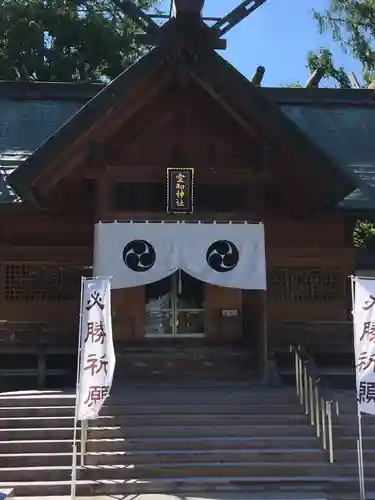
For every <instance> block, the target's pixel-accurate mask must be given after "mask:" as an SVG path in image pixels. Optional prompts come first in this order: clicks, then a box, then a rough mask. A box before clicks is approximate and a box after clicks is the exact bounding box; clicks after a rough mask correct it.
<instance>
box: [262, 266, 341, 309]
mask: <svg viewBox="0 0 375 500" xmlns="http://www.w3.org/2000/svg"><path fill="white" fill-rule="evenodd" d="M343 280H344V277H343V275H342V272H341V271H340V269H339V268H335V267H329V268H315V267H276V268H274V269H271V270H269V273H268V298H269V300H271V301H278V302H309V301H321V302H332V301H335V300H341V299H343V298H344V295H345V283H344V281H343Z"/></svg>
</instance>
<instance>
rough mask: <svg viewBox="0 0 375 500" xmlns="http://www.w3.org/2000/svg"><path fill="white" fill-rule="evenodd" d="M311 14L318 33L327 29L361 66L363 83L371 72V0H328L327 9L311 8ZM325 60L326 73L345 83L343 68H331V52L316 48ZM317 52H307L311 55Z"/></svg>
mask: <svg viewBox="0 0 375 500" xmlns="http://www.w3.org/2000/svg"><path fill="white" fill-rule="evenodd" d="M314 17H315V19H316V21H317V23H318V28H319V31H320V32H321V33H323V32H327V31H330V32H331V33H332V36H333V39H334V40H335V41H336V42H338V43H339V44H340V45H341V47H342V48H343V50H344V51H345V52H347V53H349V54H351V55H352V56H353V57H354V58H355V59H356V60H358V61H359V62H360V63H361V66H362V78H363V85H364V86H367V85H368V84H369V83H370V82H371V81H372V80H373V79H374V76H375V48H374V43H373V40H374V39H375V0H330V5H329V7H328V9H326V10H325V11H324V12H317V11H314ZM322 55H323V56H324V57H323V62H324V59H325V58H326V56H327V59H326V64H327V69H328V73H327V74H328V76H331V77H332V78H333V79H334V80H335V81H336V82H337V83H338V85H339V86H341V87H345V86H346V85H347V83H348V79H347V76H345V71H344V70H343V68H335V66H334V64H333V59H332V53H331V52H330V51H329V50H327V49H322V50H321V51H320V56H322ZM316 58H319V54H318V55H317V54H313V53H310V54H309V59H310V62H311V63H312V64H314V59H316Z"/></svg>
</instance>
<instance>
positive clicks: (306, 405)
mask: <svg viewBox="0 0 375 500" xmlns="http://www.w3.org/2000/svg"><path fill="white" fill-rule="evenodd" d="M303 385H304V393H305V414H306V415H308V414H309V389H308V387H309V381H308V374H307V368H306V364H305V363H303Z"/></svg>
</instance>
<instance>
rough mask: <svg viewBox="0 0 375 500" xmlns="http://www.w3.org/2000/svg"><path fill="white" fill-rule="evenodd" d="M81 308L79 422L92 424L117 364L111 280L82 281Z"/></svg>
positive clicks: (107, 392) (108, 388)
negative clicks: (85, 421)
mask: <svg viewBox="0 0 375 500" xmlns="http://www.w3.org/2000/svg"><path fill="white" fill-rule="evenodd" d="M81 304H82V305H81V307H82V310H81V322H80V325H81V326H80V332H79V335H80V346H81V356H80V361H81V362H80V367H78V369H79V379H78V386H77V395H76V397H77V402H76V405H77V409H76V418H77V420H92V419H95V418H97V417H98V415H99V411H100V408H101V407H102V406H103V403H104V401H105V400H106V398H107V396H108V395H109V392H110V390H111V386H112V380H113V373H114V370H115V363H116V359H115V351H114V348H113V337H112V318H111V286H110V280H109V279H100V278H98V279H85V280H83V284H82V298H81Z"/></svg>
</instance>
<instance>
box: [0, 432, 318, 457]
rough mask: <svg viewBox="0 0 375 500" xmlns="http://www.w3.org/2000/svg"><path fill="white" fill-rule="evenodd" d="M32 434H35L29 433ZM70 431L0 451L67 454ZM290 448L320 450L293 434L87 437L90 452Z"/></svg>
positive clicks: (2, 445)
mask: <svg viewBox="0 0 375 500" xmlns="http://www.w3.org/2000/svg"><path fill="white" fill-rule="evenodd" d="M32 437H34V436H32ZM72 437H73V432H72V433H71V435H70V436H69V438H70V439H65V440H59V439H57V440H55V439H50V440H47V439H41V440H28V441H22V440H21V441H0V453H2V454H6V453H35V452H39V453H53V452H62V453H67V452H70V451H71V449H72V443H73V441H72ZM268 447H270V448H273V449H276V448H281V449H285V448H293V449H299V450H301V449H304V448H311V449H312V448H314V447H316V449H317V450H319V446H318V441H317V439H316V438H315V437H314V436H309V437H302V436H296V437H293V438H290V437H287V436H284V437H273V436H266V437H258V436H256V437H247V438H244V437H242V436H240V437H227V438H225V437H221V436H218V437H216V438H211V439H210V438H206V437H200V438H194V437H193V438H188V439H187V438H183V437H177V438H162V437H157V438H142V437H140V438H138V439H137V438H133V439H128V438H124V437H122V438H109V439H108V438H106V439H91V437H90V436H89V438H88V440H87V450H88V451H90V452H116V451H124V450H127V451H134V452H136V451H148V450H150V449H151V450H155V451H158V450H165V451H174V450H182V451H183V450H186V451H191V450H193V451H194V450H196V449H202V450H213V451H214V450H225V449H229V450H230V449H238V450H247V449H257V450H259V449H266V448H268Z"/></svg>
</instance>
